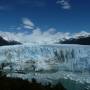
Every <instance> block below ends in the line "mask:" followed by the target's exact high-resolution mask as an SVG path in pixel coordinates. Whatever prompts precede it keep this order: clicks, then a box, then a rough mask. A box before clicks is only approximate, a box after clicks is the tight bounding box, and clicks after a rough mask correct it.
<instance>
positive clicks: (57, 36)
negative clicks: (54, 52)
mask: <svg viewBox="0 0 90 90" xmlns="http://www.w3.org/2000/svg"><path fill="white" fill-rule="evenodd" d="M88 35H90V33H87V32H85V31H82V32H80V33H74V34H70V33H62V32H56V31H55V30H54V31H53V30H51V29H49V30H47V31H44V32H42V31H41V30H40V29H39V28H37V29H35V30H33V32H32V33H31V34H27V33H11V32H2V31H0V36H2V37H3V38H4V39H6V40H16V41H18V42H21V43H34V44H53V43H56V42H59V41H61V40H65V39H69V38H78V37H79V36H88Z"/></svg>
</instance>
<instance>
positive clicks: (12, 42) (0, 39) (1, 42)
mask: <svg viewBox="0 0 90 90" xmlns="http://www.w3.org/2000/svg"><path fill="white" fill-rule="evenodd" d="M16 44H21V43H20V42H17V41H7V40H5V39H4V38H2V37H1V36H0V46H5V45H16Z"/></svg>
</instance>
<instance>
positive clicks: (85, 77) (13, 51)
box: [0, 44, 90, 84]
mask: <svg viewBox="0 0 90 90" xmlns="http://www.w3.org/2000/svg"><path fill="white" fill-rule="evenodd" d="M0 70H2V71H3V72H4V73H6V75H7V77H20V78H22V79H28V80H31V79H32V78H35V79H36V80H37V81H38V82H42V83H48V82H50V83H52V84H55V83H58V82H59V80H60V79H66V80H67V79H70V80H74V81H77V82H80V83H85V82H86V83H90V46H89V45H85V46H84V45H73V44H72V45H68V44H66V45H64V44H63V45H62V44H49V45H43V44H42V45H40V44H24V45H13V46H1V47H0Z"/></svg>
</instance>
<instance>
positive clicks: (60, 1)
mask: <svg viewBox="0 0 90 90" xmlns="http://www.w3.org/2000/svg"><path fill="white" fill-rule="evenodd" d="M56 4H59V5H61V8H62V9H66V10H69V9H70V8H71V5H70V3H69V1H67V0H57V2H56Z"/></svg>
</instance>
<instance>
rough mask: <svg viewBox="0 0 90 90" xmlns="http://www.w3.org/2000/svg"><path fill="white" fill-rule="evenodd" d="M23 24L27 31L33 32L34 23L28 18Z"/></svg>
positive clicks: (24, 19) (23, 20)
mask: <svg viewBox="0 0 90 90" xmlns="http://www.w3.org/2000/svg"><path fill="white" fill-rule="evenodd" d="M22 23H23V26H24V28H27V29H31V30H33V29H34V27H35V25H34V23H33V22H32V21H31V20H30V19H28V18H23V19H22Z"/></svg>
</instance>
